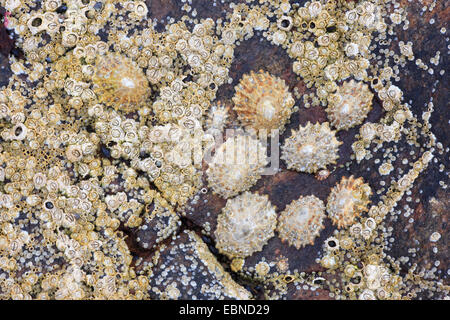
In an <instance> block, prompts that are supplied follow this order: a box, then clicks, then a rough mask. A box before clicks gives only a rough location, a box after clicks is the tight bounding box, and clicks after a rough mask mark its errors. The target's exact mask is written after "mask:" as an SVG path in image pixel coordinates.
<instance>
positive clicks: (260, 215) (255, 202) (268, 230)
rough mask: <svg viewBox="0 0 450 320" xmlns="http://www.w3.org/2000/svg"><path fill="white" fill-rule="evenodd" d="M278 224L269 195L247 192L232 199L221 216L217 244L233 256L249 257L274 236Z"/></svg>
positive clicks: (222, 250)
mask: <svg viewBox="0 0 450 320" xmlns="http://www.w3.org/2000/svg"><path fill="white" fill-rule="evenodd" d="M276 223H277V215H276V213H275V207H274V206H273V205H272V204H271V203H270V201H269V199H268V196H267V195H264V196H261V195H258V194H255V193H250V192H244V193H243V194H241V195H239V196H237V197H236V198H233V199H229V200H228V201H227V204H226V206H225V207H224V208H223V209H222V213H221V214H220V215H219V217H218V218H217V229H216V232H215V236H216V241H217V243H216V247H217V249H218V250H219V251H220V252H221V253H223V254H225V255H227V256H228V257H229V258H236V257H242V258H243V257H248V256H250V255H252V254H253V253H254V252H257V251H260V250H262V248H263V246H264V245H265V244H266V243H267V241H268V240H269V239H270V238H272V237H273V235H274V230H275V227H276Z"/></svg>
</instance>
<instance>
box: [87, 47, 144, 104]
mask: <svg viewBox="0 0 450 320" xmlns="http://www.w3.org/2000/svg"><path fill="white" fill-rule="evenodd" d="M93 82H94V91H95V93H96V94H97V96H98V97H99V100H100V101H101V102H102V103H104V104H106V105H108V106H111V107H114V108H115V109H117V110H122V111H125V112H130V111H133V110H134V109H136V108H138V107H139V106H140V105H141V104H142V103H144V102H145V100H146V99H147V98H148V97H149V95H150V93H151V89H150V87H149V85H148V81H147V78H146V77H145V75H144V73H143V71H142V69H141V68H139V66H138V65H137V64H136V63H134V62H133V61H132V60H131V59H130V58H128V57H125V56H122V55H119V54H114V53H109V54H107V55H105V56H99V57H98V58H97V61H96V64H95V73H94V76H93Z"/></svg>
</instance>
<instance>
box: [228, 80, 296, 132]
mask: <svg viewBox="0 0 450 320" xmlns="http://www.w3.org/2000/svg"><path fill="white" fill-rule="evenodd" d="M235 90H236V93H235V95H234V97H233V102H234V104H235V106H234V110H235V111H236V112H237V114H238V118H239V120H240V121H241V122H242V124H243V125H244V126H245V127H246V128H251V129H253V130H256V131H258V130H262V129H265V130H267V131H268V133H270V131H271V130H274V129H279V130H280V132H282V131H283V130H284V126H285V124H286V122H287V121H288V120H289V117H290V116H291V114H292V112H293V106H294V103H295V101H294V99H293V98H292V95H291V93H290V92H289V88H288V87H287V85H286V84H285V82H284V80H282V79H280V78H277V77H275V76H272V75H270V74H269V73H268V72H263V71H259V72H258V73H255V72H253V71H251V72H250V74H245V75H244V76H243V77H242V79H241V80H240V82H239V85H237V86H236V88H235Z"/></svg>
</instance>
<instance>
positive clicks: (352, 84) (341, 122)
mask: <svg viewBox="0 0 450 320" xmlns="http://www.w3.org/2000/svg"><path fill="white" fill-rule="evenodd" d="M372 98H373V94H372V92H370V90H369V87H368V86H367V85H366V84H364V83H363V82H357V81H354V80H351V81H346V82H344V83H343V84H342V86H339V87H338V89H337V91H336V93H334V94H330V95H329V97H328V108H327V109H326V112H327V114H328V119H329V120H330V122H331V125H332V126H334V127H336V129H337V130H342V129H344V130H347V129H349V128H352V127H354V126H356V125H358V124H361V123H362V122H363V121H364V119H365V118H366V117H367V114H368V113H369V111H370V110H371V109H372Z"/></svg>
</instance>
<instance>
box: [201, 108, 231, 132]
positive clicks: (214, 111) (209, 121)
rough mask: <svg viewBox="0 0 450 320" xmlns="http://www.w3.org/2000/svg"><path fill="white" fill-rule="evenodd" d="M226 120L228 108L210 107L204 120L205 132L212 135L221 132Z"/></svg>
mask: <svg viewBox="0 0 450 320" xmlns="http://www.w3.org/2000/svg"><path fill="white" fill-rule="evenodd" d="M227 120H228V107H225V106H223V105H222V104H216V105H213V106H212V107H211V109H210V110H209V112H208V117H207V118H206V131H207V132H209V133H211V134H212V135H219V134H221V133H222V132H223V129H224V128H225V126H226V124H227Z"/></svg>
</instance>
